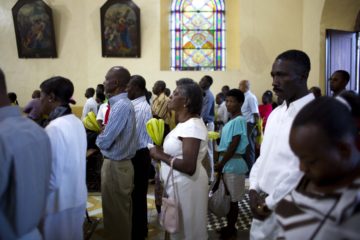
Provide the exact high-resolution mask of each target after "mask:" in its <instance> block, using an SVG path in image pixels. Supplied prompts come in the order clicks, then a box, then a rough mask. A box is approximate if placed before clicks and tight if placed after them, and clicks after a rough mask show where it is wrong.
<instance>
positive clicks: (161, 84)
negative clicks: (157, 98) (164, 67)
mask: <svg viewBox="0 0 360 240" xmlns="http://www.w3.org/2000/svg"><path fill="white" fill-rule="evenodd" d="M155 84H156V85H157V86H158V87H159V88H160V89H159V90H160V91H161V92H163V91H164V90H165V88H166V83H165V81H163V80H158V81H156V82H155Z"/></svg>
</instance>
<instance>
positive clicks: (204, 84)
mask: <svg viewBox="0 0 360 240" xmlns="http://www.w3.org/2000/svg"><path fill="white" fill-rule="evenodd" d="M212 84H213V79H212V77H210V76H209V75H205V76H203V77H202V78H201V80H200V82H199V85H200V87H201V89H202V90H208V89H209V88H210V87H211V85H212Z"/></svg>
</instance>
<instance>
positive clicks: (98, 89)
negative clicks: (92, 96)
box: [96, 83, 105, 93]
mask: <svg viewBox="0 0 360 240" xmlns="http://www.w3.org/2000/svg"><path fill="white" fill-rule="evenodd" d="M104 92H105V90H104V84H101V83H100V84H98V85H97V86H96V93H104Z"/></svg>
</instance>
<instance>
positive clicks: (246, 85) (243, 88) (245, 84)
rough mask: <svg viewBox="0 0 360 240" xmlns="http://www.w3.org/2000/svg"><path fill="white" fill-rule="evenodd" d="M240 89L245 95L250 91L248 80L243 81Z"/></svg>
mask: <svg viewBox="0 0 360 240" xmlns="http://www.w3.org/2000/svg"><path fill="white" fill-rule="evenodd" d="M239 89H240V91H242V92H243V93H246V92H247V91H249V90H250V82H249V81H248V80H241V81H240V83H239Z"/></svg>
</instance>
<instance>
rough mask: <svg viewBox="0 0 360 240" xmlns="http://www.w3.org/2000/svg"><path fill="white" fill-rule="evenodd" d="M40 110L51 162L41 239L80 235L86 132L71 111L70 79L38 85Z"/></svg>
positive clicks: (83, 210) (60, 78) (80, 237)
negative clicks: (46, 118) (48, 143)
mask: <svg viewBox="0 0 360 240" xmlns="http://www.w3.org/2000/svg"><path fill="white" fill-rule="evenodd" d="M40 89H41V94H40V101H41V106H42V112H43V113H44V114H47V115H49V118H48V121H47V122H46V123H45V125H46V127H45V131H46V133H47V134H48V136H49V139H50V142H51V152H52V159H51V160H52V166H51V175H50V183H49V195H48V197H47V203H46V212H45V216H44V219H43V224H42V226H41V231H42V234H43V237H44V239H51V240H53V239H59V240H60V239H67V240H71V239H74V240H75V239H83V228H82V225H83V222H84V214H85V207H86V199H87V190H86V182H85V181H86V179H85V174H86V173H85V171H86V170H85V166H86V144H87V143H86V133H85V128H84V125H83V124H82V122H81V121H80V119H78V118H77V117H76V116H75V115H74V114H72V113H71V108H70V106H69V102H70V99H71V96H72V95H73V92H74V86H73V84H72V82H71V81H70V80H68V79H66V78H63V77H53V78H50V79H48V80H45V81H44V82H43V83H41V85H40Z"/></svg>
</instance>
